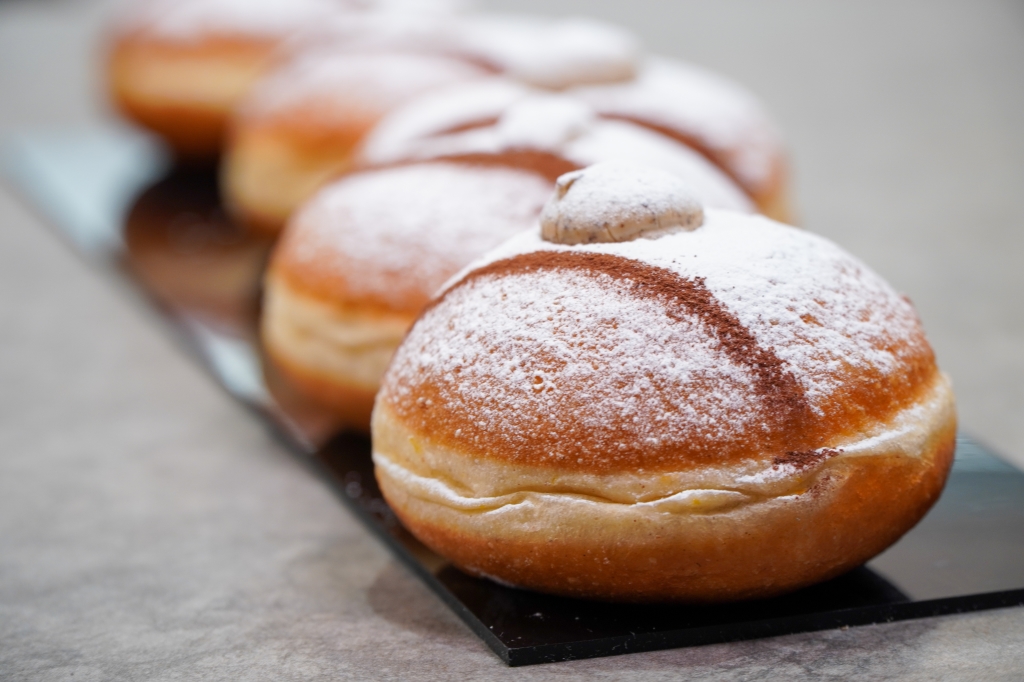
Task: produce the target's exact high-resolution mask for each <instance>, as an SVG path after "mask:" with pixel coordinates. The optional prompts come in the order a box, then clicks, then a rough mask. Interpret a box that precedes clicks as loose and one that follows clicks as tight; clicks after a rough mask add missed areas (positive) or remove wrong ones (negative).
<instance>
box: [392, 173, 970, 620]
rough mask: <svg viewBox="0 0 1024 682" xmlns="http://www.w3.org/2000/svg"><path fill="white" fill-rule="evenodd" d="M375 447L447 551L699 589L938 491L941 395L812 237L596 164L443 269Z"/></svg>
mask: <svg viewBox="0 0 1024 682" xmlns="http://www.w3.org/2000/svg"><path fill="white" fill-rule="evenodd" d="M372 419H373V460H374V465H375V471H376V476H377V480H378V481H379V483H380V486H381V490H382V492H383V494H384V497H385V499H386V500H387V502H388V504H389V505H390V507H391V509H393V510H394V512H395V514H396V515H397V516H398V518H399V519H400V520H401V522H402V523H403V524H404V526H405V527H406V528H407V529H408V530H409V531H410V532H412V533H413V535H415V536H416V537H417V538H419V539H420V540H421V541H422V542H423V543H424V544H426V545H427V546H428V547H430V548H431V549H433V550H434V551H436V552H438V553H439V554H441V555H442V556H444V557H446V558H447V559H449V560H450V561H451V562H452V563H453V564H454V565H455V566H457V567H459V568H461V569H462V570H464V571H466V572H468V573H470V574H473V575H476V576H481V577H487V578H491V579H493V580H496V581H498V582H500V583H503V584H507V585H512V586H516V587H520V588H526V589H532V590H538V591H542V592H547V593H551V594H557V595H565V596H571V597H581V598H590V599H600V600H612V601H632V602H656V601H668V602H680V603H715V602H726V601H735V600H742V599H753V598H764V597H771V596H773V595H779V594H783V593H786V592H789V591H792V590H796V589H799V588H801V587H803V586H806V585H810V584H813V583H816V582H818V581H822V580H826V579H828V578H831V577H833V576H837V575H840V574H842V573H844V572H845V571H848V570H850V569H852V568H854V567H856V566H858V565H860V564H862V563H863V562H865V561H867V560H868V559H870V558H871V557H873V556H875V555H876V554H878V553H879V552H881V551H882V550H884V549H885V548H886V547H888V546H889V545H891V544H892V543H893V542H895V541H896V540H897V539H898V538H899V537H900V536H901V535H902V534H903V533H904V532H906V531H907V530H908V529H910V528H911V527H912V526H914V524H915V523H917V522H918V520H920V519H921V518H922V516H923V515H924V514H925V513H926V512H927V510H928V509H929V508H930V507H931V505H932V504H933V503H934V502H935V500H936V499H937V498H938V496H939V495H940V493H941V490H942V488H943V485H944V482H945V479H946V477H947V474H948V471H949V467H950V465H951V462H952V457H953V449H954V444H955V432H956V410H955V405H954V398H953V393H952V389H951V385H950V382H949V379H948V378H947V377H946V375H944V374H943V373H942V372H941V371H939V369H938V368H937V366H936V363H935V357H934V353H933V352H932V349H931V347H930V346H929V344H928V341H927V339H926V338H925V335H924V332H923V330H922V328H921V324H920V321H919V319H918V316H917V314H916V313H915V311H914V308H913V306H912V304H911V303H910V301H909V300H908V299H906V298H905V297H903V296H900V295H898V294H897V293H896V292H895V291H894V290H893V289H892V288H891V287H890V286H889V285H888V284H887V283H886V282H885V281H884V280H882V278H881V277H879V276H878V275H876V274H875V273H873V272H872V271H871V270H870V269H868V268H867V266H865V265H864V264H862V263H861V262H860V261H858V260H857V259H856V258H854V257H853V256H851V255H849V254H847V253H846V252H844V251H843V250H842V249H840V248H839V247H838V246H836V245H835V244H833V243H831V242H829V241H828V240H826V239H824V238H822V237H819V236H816V235H813V234H809V233H807V232H805V231H802V230H798V229H795V228H792V227H789V226H785V225H782V224H780V223H776V222H774V221H771V220H770V219H768V218H765V217H763V216H754V215H749V214H743V213H738V212H734V211H728V210H720V209H713V208H708V207H706V206H703V205H702V204H701V203H700V201H699V200H698V199H697V198H696V197H695V196H694V195H693V194H692V193H691V192H689V191H688V190H687V188H686V187H685V185H683V184H682V183H680V182H679V181H678V179H676V178H674V177H672V176H670V175H667V174H665V173H662V172H659V171H656V170H654V169H650V168H647V167H642V166H634V165H629V164H620V163H611V164H600V165H597V166H594V167H591V168H588V169H585V170H583V171H577V172H574V173H570V174H567V175H566V176H563V177H562V178H561V179H560V180H559V184H558V188H557V191H556V193H555V195H554V196H553V197H552V198H551V200H550V201H549V203H548V204H547V205H546V206H545V208H544V210H543V212H542V217H541V220H540V225H539V226H535V227H534V228H533V229H531V230H528V231H527V232H525V233H522V234H521V235H519V236H517V237H514V238H512V239H511V240H509V241H508V242H505V243H504V244H502V245H501V246H500V247H498V248H496V249H494V250H492V251H490V252H489V253H488V254H486V255H485V256H483V257H482V258H481V259H479V260H477V261H476V262H475V263H473V264H472V265H470V266H468V267H467V268H466V269H464V270H463V271H462V272H460V273H459V274H457V275H456V276H455V277H453V278H452V279H451V280H450V281H449V282H448V283H447V284H446V285H445V286H444V288H443V290H442V291H441V292H440V293H439V294H438V295H437V296H436V297H435V298H434V299H433V300H432V301H431V302H430V303H429V304H428V306H427V308H426V309H425V310H424V312H423V313H422V315H421V316H420V317H419V318H418V319H417V321H416V322H415V323H414V325H413V327H412V328H411V330H410V331H409V333H408V335H407V336H406V337H405V339H404V341H403V342H402V344H401V345H400V347H399V348H398V350H397V352H396V353H395V356H394V359H393V360H392V362H391V364H390V366H389V368H388V370H387V372H386V373H385V375H384V378H383V382H382V387H381V390H380V392H379V394H378V396H377V400H376V405H375V408H374V412H373V417H372Z"/></svg>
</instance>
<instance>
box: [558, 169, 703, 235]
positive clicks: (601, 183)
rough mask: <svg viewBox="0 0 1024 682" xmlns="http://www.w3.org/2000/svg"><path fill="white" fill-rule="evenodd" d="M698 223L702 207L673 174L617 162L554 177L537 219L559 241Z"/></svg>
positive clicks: (657, 231) (661, 232)
mask: <svg viewBox="0 0 1024 682" xmlns="http://www.w3.org/2000/svg"><path fill="white" fill-rule="evenodd" d="M703 222H704V209H703V207H702V206H701V205H700V202H699V201H697V199H696V197H695V196H694V192H693V190H691V189H690V188H689V187H688V186H687V185H686V184H685V183H684V182H683V181H682V180H680V179H679V178H678V177H676V176H674V175H672V174H670V173H666V172H664V171H659V170H657V169H654V168H648V167H646V166H638V165H636V164H631V163H625V162H621V161H608V162H605V163H599V164H595V165H593V166H590V167H588V168H584V169H582V170H578V171H574V172H572V173H566V174H565V175H563V176H562V177H560V178H558V182H557V183H556V187H555V194H554V196H552V197H551V198H550V199H549V200H548V202H547V204H546V205H545V206H544V211H543V213H541V221H540V223H541V236H542V237H543V238H544V240H546V241H549V242H555V243H558V244H586V243H594V242H621V241H626V240H629V239H637V238H640V237H644V238H647V239H652V238H657V237H659V236H661V235H664V234H667V233H668V232H671V231H677V230H694V229H696V228H697V227H699V226H700V225H701V223H703Z"/></svg>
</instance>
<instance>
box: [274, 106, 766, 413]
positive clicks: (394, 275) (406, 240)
mask: <svg viewBox="0 0 1024 682" xmlns="http://www.w3.org/2000/svg"><path fill="white" fill-rule="evenodd" d="M581 106H582V105H580V104H579V103H578V102H574V101H572V100H563V99H562V98H556V97H552V96H545V97H542V98H539V99H532V100H524V101H523V102H520V103H519V106H517V107H513V108H511V109H510V110H509V114H510V115H511V117H512V118H513V119H515V118H516V117H518V116H524V117H525V118H526V119H528V120H530V121H533V123H532V124H531V125H530V126H529V127H530V130H531V131H532V132H531V134H532V135H534V136H535V137H534V139H533V140H532V141H529V145H527V140H526V138H525V137H519V138H516V139H517V140H519V142H518V143H517V146H515V147H512V148H509V149H503V148H502V147H500V146H489V147H487V148H488V149H489V150H490V152H489V153H487V154H476V155H472V156H470V157H463V158H457V159H456V158H453V159H452V160H450V161H447V162H438V161H433V162H431V161H427V162H421V163H413V164H408V165H400V166H394V167H390V168H381V169H375V170H368V171H363V172H358V173H352V174H349V175H347V176H344V177H342V178H340V179H339V180H337V181H335V182H333V183H331V184H329V185H328V186H327V187H325V188H324V189H323V190H322V191H321V192H319V193H318V194H316V195H315V196H314V197H313V198H312V199H311V200H310V201H309V202H308V203H307V204H306V205H305V206H304V207H303V209H302V210H301V211H300V212H299V213H298V214H296V216H295V218H294V219H293V220H292V221H291V222H290V223H289V225H288V227H287V228H286V229H285V231H284V234H283V237H282V243H281V245H280V246H279V247H278V248H277V250H276V251H275V254H274V256H273V258H272V261H271V266H270V272H269V274H268V276H267V278H266V284H265V306H264V311H263V321H262V329H263V339H264V343H265V345H266V348H267V350H268V353H269V354H270V356H271V357H273V358H274V360H275V362H276V364H277V366H278V368H279V370H280V371H281V372H282V373H283V374H285V375H287V376H290V377H291V378H292V379H293V380H294V382H295V383H296V384H298V385H301V386H303V387H304V388H305V390H306V391H307V392H308V393H310V394H311V395H314V396H317V397H319V399H320V400H321V401H322V402H324V403H325V404H328V405H330V406H332V408H333V409H334V410H336V411H337V413H338V414H339V416H340V417H341V418H342V419H344V420H345V421H346V423H348V424H349V425H351V426H354V427H357V428H361V429H364V430H365V429H368V428H369V417H370V410H371V409H372V406H373V397H374V395H375V393H376V391H377V387H378V385H379V381H380V377H381V375H382V374H383V373H384V369H385V368H386V366H387V363H388V361H389V360H390V358H391V355H392V353H393V352H394V350H395V348H396V347H397V346H398V343H399V341H401V339H402V336H403V335H404V334H405V331H406V330H407V329H408V327H409V326H410V325H411V324H412V321H413V320H414V319H415V317H416V316H417V315H418V314H419V312H420V310H421V309H422V308H423V306H424V305H425V304H426V302H427V301H428V300H429V298H430V296H431V295H432V294H433V293H434V292H435V291H436V289H437V288H438V287H439V286H440V285H441V284H442V283H443V282H444V281H445V280H446V279H447V278H448V277H450V276H451V275H453V274H455V273H456V272H457V271H458V270H459V269H460V268H462V267H463V266H465V265H466V264H468V263H469V262H470V261H471V260H473V259H474V258H476V257H477V256H479V255H481V254H483V253H484V252H485V251H487V250H488V249H490V248H491V247H493V246H497V245H498V244H499V243H501V242H502V241H503V240H504V239H506V238H507V237H509V236H511V235H512V234H514V233H515V232H517V231H521V230H524V229H526V228H527V227H529V226H530V225H531V224H532V222H533V221H534V220H535V219H536V217H537V214H538V212H539V210H540V207H541V205H542V204H543V202H544V201H545V200H546V199H547V198H548V196H550V194H551V191H552V189H553V182H554V179H555V178H556V177H557V176H559V175H561V174H562V173H564V172H566V171H568V170H572V169H574V168H578V167H579V166H580V165H582V164H583V163H585V160H584V159H587V160H603V159H610V158H621V157H623V156H625V157H626V158H635V159H644V160H651V159H655V160H657V161H659V162H660V163H661V164H662V165H663V166H664V167H666V168H670V169H673V170H678V171H680V172H681V173H684V174H686V176H687V178H688V180H690V182H691V184H692V185H693V186H694V187H696V188H699V196H701V197H702V199H705V200H706V201H707V202H708V203H709V204H710V205H715V206H725V207H727V208H732V209H736V210H749V209H750V204H749V202H748V201H747V200H746V198H745V197H744V196H743V193H742V192H741V191H740V190H739V189H738V188H737V187H736V186H735V185H733V183H732V182H731V181H730V180H729V179H728V178H727V177H726V176H724V175H723V174H722V173H721V172H719V171H718V170H717V169H716V168H715V167H714V166H712V165H711V164H710V163H708V162H707V161H706V160H704V159H703V157H701V156H699V155H697V154H695V153H694V152H692V151H691V150H689V148H687V147H683V146H682V145H679V144H677V143H675V142H674V141H672V140H671V139H668V138H663V137H662V136H660V135H658V134H657V133H652V132H650V131H648V130H645V129H643V128H641V127H639V126H636V125H633V124H630V123H627V122H619V121H604V122H595V121H593V120H591V118H589V117H588V116H587V112H588V110H587V109H586V108H585V107H583V108H582V111H581V110H580V107H581ZM581 113H582V114H583V119H582V120H581V121H578V120H577V119H576V118H574V117H576V116H577V115H579V114H581ZM513 123H515V121H514V120H513ZM577 123H578V124H579V125H577ZM516 125H518V124H516ZM567 125H568V126H569V128H570V129H571V130H572V131H573V135H572V138H573V140H572V144H570V145H565V144H563V143H562V135H563V133H564V132H565V129H566V126H567ZM499 128H500V126H499ZM652 138H653V139H652ZM577 152H578V153H577Z"/></svg>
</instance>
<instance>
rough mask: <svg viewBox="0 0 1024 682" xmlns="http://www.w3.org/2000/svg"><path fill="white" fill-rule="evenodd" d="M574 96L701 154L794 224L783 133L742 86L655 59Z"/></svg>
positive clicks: (769, 212) (767, 210) (772, 213)
mask: <svg viewBox="0 0 1024 682" xmlns="http://www.w3.org/2000/svg"><path fill="white" fill-rule="evenodd" d="M571 94H573V95H574V96H576V97H579V98H581V99H582V100H584V101H585V102H587V103H589V104H590V105H591V106H593V107H594V109H595V111H597V112H598V113H599V114H600V115H602V116H609V117H613V118H621V119H624V120H627V121H633V122H636V123H640V124H641V125H645V126H648V127H650V128H653V129H654V130H657V131H658V132H661V133H663V134H665V135H668V136H669V137H672V138H674V139H676V140H679V141H680V142H682V143H684V144H687V145H689V146H691V147H693V148H694V149H696V150H698V151H700V152H701V153H702V154H704V155H705V156H707V157H708V158H709V159H711V160H712V161H714V162H715V164H717V165H718V167H719V168H721V169H723V170H724V171H725V172H726V173H728V174H729V176H730V177H731V178H732V179H733V180H735V181H736V182H737V183H739V185H740V187H742V188H743V189H744V190H746V192H747V193H748V194H749V195H750V196H751V198H753V200H754V202H755V203H756V204H757V207H758V210H759V211H760V212H761V213H763V214H764V215H766V216H768V217H769V218H772V219H774V220H778V221H780V222H784V223H792V222H793V219H794V216H793V213H792V208H791V205H790V204H791V202H790V187H789V178H788V175H789V172H788V164H787V161H786V152H785V149H784V147H783V144H782V138H781V136H780V135H779V133H778V131H777V129H776V127H775V125H774V124H773V123H772V121H771V120H770V119H769V117H768V115H767V113H765V111H764V108H763V107H762V105H761V103H760V102H758V101H757V99H756V98H755V97H754V96H753V95H752V94H751V93H749V92H747V91H746V90H745V89H743V88H742V87H740V86H739V85H737V84H735V83H733V82H732V81H730V80H728V79H726V78H724V77H722V76H720V75H718V74H716V73H713V72H711V71H708V70H706V69H702V68H700V67H697V66H694V65H692V64H687V63H685V62H681V61H677V60H672V59H666V58H663V57H652V58H649V59H648V60H647V61H646V62H645V63H644V65H643V66H642V68H641V69H640V72H639V74H638V75H637V77H636V78H634V79H631V80H629V81H624V82H620V83H610V84H600V85H591V86H584V87H578V88H574V89H573V90H571Z"/></svg>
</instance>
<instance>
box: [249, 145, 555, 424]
mask: <svg viewBox="0 0 1024 682" xmlns="http://www.w3.org/2000/svg"><path fill="white" fill-rule="evenodd" d="M550 194H551V185H550V184H549V183H548V182H547V181H546V180H545V179H543V178H541V177H539V176H537V175H535V174H533V173H530V172H526V171H522V170H518V169H514V168H501V167H497V166H491V167H475V166H470V165H461V164H451V163H440V162H437V163H425V164H417V165H410V166H404V167H397V168H388V169H380V170H374V171H365V172H361V173H355V174H352V175H349V176H346V177H344V178H342V179H341V180H339V181H337V182H335V183H332V184H330V185H328V186H327V187H325V188H324V189H323V190H322V191H321V192H319V193H318V194H317V195H316V196H315V197H314V198H313V200H312V201H310V202H309V203H308V204H307V205H306V206H304V207H303V209H302V210H301V211H299V212H298V213H297V214H296V215H295V217H294V218H293V220H292V221H291V223H290V224H289V226H288V229H286V230H285V231H284V233H283V235H282V236H281V239H280V240H279V242H278V244H277V246H276V247H275V249H274V253H273V256H272V258H271V262H270V266H269V268H268V271H267V275H266V278H265V283H264V305H263V315H262V318H261V328H262V339H263V347H264V350H265V354H266V355H267V357H268V358H270V360H271V362H272V363H273V365H274V367H275V370H276V371H277V373H278V374H280V375H281V376H282V377H284V378H286V379H288V380H289V381H290V382H291V383H292V385H293V386H294V387H295V388H297V389H298V390H299V392H301V393H303V394H305V395H307V396H309V397H311V398H313V399H314V400H316V401H317V402H319V403H320V404H321V405H324V406H326V407H328V408H330V409H331V410H332V411H333V412H334V413H335V414H336V415H337V416H338V418H339V420H340V423H342V424H344V425H346V426H349V427H352V428H356V429H359V430H363V431H368V430H369V423H370V411H371V410H372V409H373V399H374V396H375V395H376V393H377V388H378V386H379V383H380V377H381V375H383V373H384V370H385V368H386V367H387V364H388V362H389V361H390V359H391V355H392V353H393V352H394V350H395V348H397V347H398V344H399V342H401V340H402V337H403V336H404V335H405V332H406V330H407V329H408V328H409V326H410V325H411V324H412V322H413V320H415V319H416V316H417V315H418V314H419V312H420V310H421V309H422V308H423V306H424V305H425V304H426V303H427V301H428V300H429V299H430V296H431V294H433V293H434V291H436V290H437V288H438V287H440V286H441V285H442V284H443V283H444V281H445V280H446V279H448V278H449V277H450V276H451V275H453V274H454V273H456V272H458V270H460V269H461V268H462V267H464V266H465V265H467V264H468V263H469V262H471V261H472V260H473V259H475V258H477V257H478V256H479V255H481V254H483V253H484V252H486V251H487V250H489V249H490V248H491V247H493V246H496V245H498V244H500V243H501V242H502V241H504V240H505V239H506V238H508V237H511V236H512V235H514V234H516V233H518V232H521V231H523V230H525V229H528V228H529V227H530V225H532V224H533V223H534V221H536V218H537V215H538V213H539V212H540V209H541V207H542V206H543V204H544V202H545V201H546V200H547V198H548V196H549V195H550Z"/></svg>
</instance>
